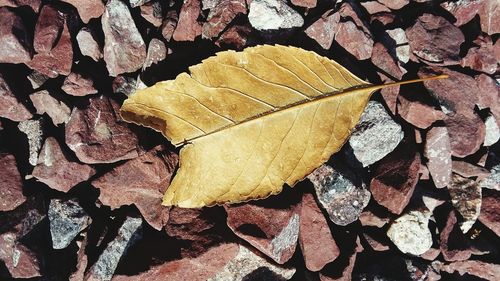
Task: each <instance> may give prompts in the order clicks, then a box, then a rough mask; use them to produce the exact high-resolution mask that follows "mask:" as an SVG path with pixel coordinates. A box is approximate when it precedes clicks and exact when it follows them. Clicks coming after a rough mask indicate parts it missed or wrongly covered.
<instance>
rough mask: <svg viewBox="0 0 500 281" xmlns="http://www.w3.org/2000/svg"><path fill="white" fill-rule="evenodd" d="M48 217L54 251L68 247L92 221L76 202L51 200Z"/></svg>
mask: <svg viewBox="0 0 500 281" xmlns="http://www.w3.org/2000/svg"><path fill="white" fill-rule="evenodd" d="M48 216H49V223H50V235H51V237H52V248H54V249H64V248H66V247H68V246H69V244H71V242H72V241H73V239H74V238H75V237H76V236H77V235H78V233H80V231H82V230H83V229H85V228H86V227H87V226H88V225H90V223H91V221H92V220H91V219H90V217H89V216H88V215H87V213H86V212H85V210H84V209H83V208H82V207H81V206H80V205H79V204H78V202H77V201H76V200H61V199H52V200H50V204H49V211H48Z"/></svg>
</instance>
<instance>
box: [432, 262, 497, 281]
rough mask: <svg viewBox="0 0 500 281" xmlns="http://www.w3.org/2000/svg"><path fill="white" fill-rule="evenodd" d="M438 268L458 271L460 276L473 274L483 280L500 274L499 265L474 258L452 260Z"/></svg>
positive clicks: (452, 271)
mask: <svg viewBox="0 0 500 281" xmlns="http://www.w3.org/2000/svg"><path fill="white" fill-rule="evenodd" d="M440 269H441V270H442V271H445V272H448V273H454V272H458V274H460V275H461V276H464V275H466V276H469V275H473V276H477V277H479V278H482V279H484V280H495V279H496V278H498V276H500V266H499V265H498V264H493V263H487V262H482V261H476V260H469V261H457V262H452V263H449V264H445V265H443V266H442V267H441V268H440Z"/></svg>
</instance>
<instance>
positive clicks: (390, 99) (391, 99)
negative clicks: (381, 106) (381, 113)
mask: <svg viewBox="0 0 500 281" xmlns="http://www.w3.org/2000/svg"><path fill="white" fill-rule="evenodd" d="M377 74H378V76H379V77H380V80H382V83H392V82H395V81H394V80H392V79H391V78H389V77H387V76H385V75H384V74H383V73H381V72H377ZM399 89H400V87H399V86H394V87H386V88H383V89H382V90H380V94H382V98H383V99H384V101H385V104H386V106H387V108H389V110H390V111H391V113H392V115H396V107H397V103H398V96H399Z"/></svg>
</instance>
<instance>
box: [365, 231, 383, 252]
mask: <svg viewBox="0 0 500 281" xmlns="http://www.w3.org/2000/svg"><path fill="white" fill-rule="evenodd" d="M363 237H364V238H365V240H366V242H368V245H370V247H371V248H372V250H374V251H377V252H383V251H387V250H389V249H390V247H389V243H387V241H382V239H380V237H374V236H372V235H370V234H367V233H363Z"/></svg>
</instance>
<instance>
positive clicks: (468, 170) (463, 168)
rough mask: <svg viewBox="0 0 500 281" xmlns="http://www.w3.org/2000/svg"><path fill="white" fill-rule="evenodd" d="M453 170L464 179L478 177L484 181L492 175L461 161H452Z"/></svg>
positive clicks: (483, 169)
mask: <svg viewBox="0 0 500 281" xmlns="http://www.w3.org/2000/svg"><path fill="white" fill-rule="evenodd" d="M452 170H453V172H454V173H457V174H459V175H461V176H462V177H466V178H471V177H477V179H478V180H481V179H484V178H485V177H487V176H489V175H490V172H489V171H488V170H487V169H485V168H483V167H481V166H476V165H474V164H470V163H467V162H465V161H461V160H453V161H452Z"/></svg>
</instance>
